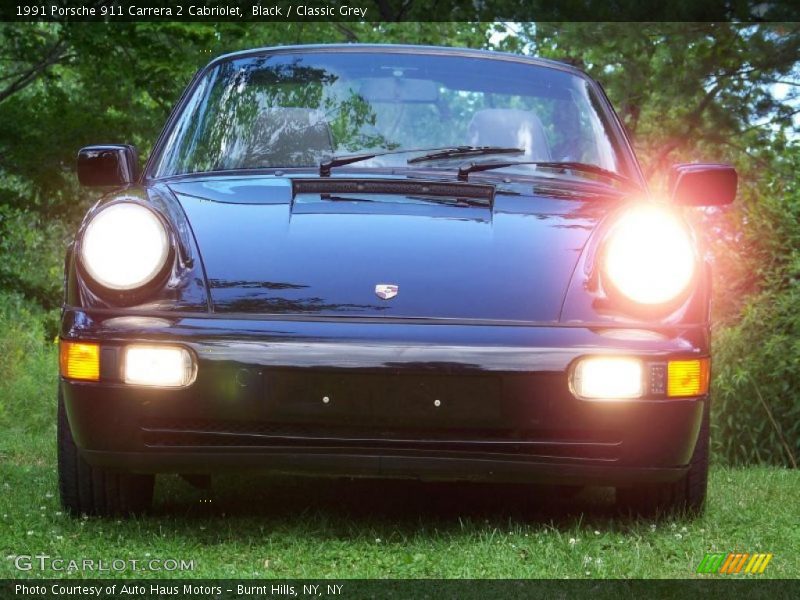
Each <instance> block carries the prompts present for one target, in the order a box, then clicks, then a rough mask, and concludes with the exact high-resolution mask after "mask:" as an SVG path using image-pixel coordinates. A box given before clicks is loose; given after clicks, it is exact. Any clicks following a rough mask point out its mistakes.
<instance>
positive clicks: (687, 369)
mask: <svg viewBox="0 0 800 600" xmlns="http://www.w3.org/2000/svg"><path fill="white" fill-rule="evenodd" d="M708 376H709V364H708V359H707V358H699V359H695V360H671V361H669V364H668V365H667V396H669V397H670V398H682V397H685V396H702V395H703V394H705V393H706V392H708Z"/></svg>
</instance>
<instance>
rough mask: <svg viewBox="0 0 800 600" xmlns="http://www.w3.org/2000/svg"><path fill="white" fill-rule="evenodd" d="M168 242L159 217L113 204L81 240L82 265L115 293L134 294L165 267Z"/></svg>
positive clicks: (130, 205) (137, 206)
mask: <svg viewBox="0 0 800 600" xmlns="http://www.w3.org/2000/svg"><path fill="white" fill-rule="evenodd" d="M168 255H169V238H168V235H167V231H166V229H165V227H164V224H163V223H162V222H161V220H160V219H159V218H158V217H157V216H156V214H155V213H154V212H153V211H152V210H150V209H148V208H146V207H144V206H142V205H140V204H134V203H132V202H120V203H118V204H111V205H109V206H108V207H107V208H104V209H102V210H101V211H100V212H99V213H97V214H96V215H95V216H94V217H93V218H92V220H91V221H90V222H89V225H88V226H87V227H86V231H85V232H84V234H83V239H82V240H81V262H82V264H83V266H84V268H85V269H86V271H87V272H88V274H89V276H90V277H91V278H92V279H94V280H95V281H96V282H97V283H99V284H100V285H102V286H103V287H106V288H109V289H112V290H132V289H136V288H139V287H141V286H143V285H145V284H146V283H148V282H149V281H151V280H152V279H153V278H154V277H155V276H156V275H158V273H159V271H161V269H162V268H163V267H164V263H165V262H166V260H167V256H168Z"/></svg>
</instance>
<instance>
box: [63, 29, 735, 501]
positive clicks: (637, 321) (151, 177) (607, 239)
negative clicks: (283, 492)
mask: <svg viewBox="0 0 800 600" xmlns="http://www.w3.org/2000/svg"><path fill="white" fill-rule="evenodd" d="M77 169H78V177H79V179H80V182H81V183H82V184H83V185H86V186H107V187H108V188H109V190H110V191H109V192H108V193H107V194H106V195H105V196H104V197H103V198H102V199H101V200H100V201H99V202H98V203H97V204H96V205H95V206H94V207H92V209H91V210H90V211H89V212H88V214H87V215H86V217H85V219H84V221H83V223H82V225H81V227H80V229H79V231H78V232H77V234H76V236H75V239H74V242H73V243H72V244H71V245H70V247H69V249H68V253H67V257H66V273H65V279H66V292H65V298H64V308H63V315H62V321H61V329H60V373H61V379H60V386H59V392H58V457H59V484H60V492H61V499H62V502H63V504H64V506H65V507H66V508H67V509H68V510H69V511H70V512H71V513H72V514H84V513H87V514H101V515H107V514H131V513H136V512H139V511H142V510H146V509H147V508H148V507H149V505H150V504H151V503H152V497H153V486H154V478H155V475H156V474H158V473H180V474H186V475H213V474H214V473H219V472H227V471H230V470H233V469H257V470H263V471H281V472H295V473H307V474H312V475H318V476H353V477H401V478H402V477H408V478H417V479H424V480H476V481H488V482H491V481H497V482H538V483H552V484H559V485H560V486H583V485H603V486H613V487H615V488H616V495H617V501H618V503H619V504H620V505H621V506H624V507H628V508H630V509H632V510H635V511H642V512H646V511H653V510H657V509H658V510H668V509H675V508H686V509H689V510H692V511H699V510H700V509H701V508H702V506H703V502H704V499H705V495H706V483H707V475H708V436H709V395H708V385H709V371H710V368H711V364H710V343H709V295H710V291H709V285H710V273H709V265H708V264H707V263H706V261H705V260H704V258H703V252H702V249H701V248H699V247H698V242H697V236H696V234H695V232H693V231H692V229H691V228H690V226H689V225H688V223H687V221H686V220H685V218H684V215H685V213H686V212H687V211H689V210H692V207H697V206H712V205H723V204H727V203H730V202H731V201H732V200H733V199H734V196H735V194H736V185H737V180H736V173H735V171H734V170H733V169H732V168H731V167H728V166H725V165H718V164H681V165H675V166H674V167H673V168H672V171H671V175H670V183H669V198H668V200H663V201H656V199H654V198H653V196H652V195H651V193H650V192H649V191H648V189H647V186H646V183H645V181H644V179H643V176H642V172H641V170H640V168H639V165H638V163H637V160H636V157H635V156H634V154H633V151H632V148H631V145H630V142H629V140H628V139H627V138H626V135H625V132H624V130H623V128H622V126H621V124H620V122H619V120H618V118H617V116H616V115H615V113H614V111H613V108H612V107H611V105H610V104H609V102H608V99H607V98H606V96H605V94H604V92H603V90H602V88H601V87H600V85H599V84H598V83H596V82H595V81H593V80H592V79H590V78H589V77H588V76H587V75H585V74H584V73H582V72H581V71H579V70H577V69H574V68H572V67H569V66H566V65H563V64H560V63H556V62H551V61H546V60H539V59H534V58H528V57H522V56H516V55H510V54H501V53H493V52H485V51H473V50H462V49H454V48H436V47H419V46H380V45H375V46H369V45H340V46H335V45H334V46H298V47H280V48H266V49H258V50H252V51H245V52H239V53H235V54H230V55H226V56H222V57H220V58H217V59H215V60H213V61H212V62H211V63H210V64H209V65H207V66H206V67H204V68H203V69H201V70H200V71H199V72H198V73H197V75H196V76H195V78H194V79H193V80H192V82H191V83H190V85H189V86H188V89H187V90H186V92H185V93H184V95H183V96H182V97H181V99H180V101H179V102H178V104H177V106H176V108H175V110H174V111H173V114H172V115H171V116H170V118H169V120H168V121H167V123H166V125H165V127H164V130H163V133H162V135H161V136H160V138H159V139H158V141H157V142H156V144H155V146H154V149H153V152H152V154H151V156H150V157H149V159H148V161H147V162H146V165H145V166H144V168H143V169H142V170H141V172H139V171H138V170H137V155H136V150H135V149H134V148H133V147H131V146H128V145H102V146H89V147H86V148H84V149H82V150H81V151H80V153H79V156H78V165H77ZM559 489H564V488H559Z"/></svg>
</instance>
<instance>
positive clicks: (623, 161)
mask: <svg viewBox="0 0 800 600" xmlns="http://www.w3.org/2000/svg"><path fill="white" fill-rule="evenodd" d="M320 52H326V53H332V52H350V53H365V54H366V53H370V54H375V53H389V54H391V53H406V54H419V55H425V54H429V55H437V56H455V57H463V58H481V59H489V60H503V61H509V62H516V63H522V64H527V65H531V66H536V67H540V68H549V69H556V70H560V71H563V72H567V73H569V74H571V75H574V76H576V77H579V78H581V79H583V80H584V81H585V82H587V84H588V86H589V88H590V92H591V93H592V94H593V96H594V99H595V100H596V101H597V105H598V106H597V109H598V111H599V115H598V116H599V117H600V118H601V119H602V121H603V125H604V127H606V129H607V130H608V133H609V137H610V141H611V144H612V146H613V149H614V152H615V153H616V155H617V157H618V158H619V160H620V165H619V166H620V169H619V171H618V172H619V174H620V175H624V176H627V177H629V178H630V179H631V180H633V181H634V182H636V183H638V184H639V185H640V187H641V188H642V189H643V190H647V182H646V181H645V179H644V175H643V173H642V170H641V167H640V165H639V162H638V160H637V158H636V155H635V153H634V150H633V146H632V144H631V141H630V139H629V138H628V135H627V132H626V130H625V128H624V127H623V125H622V122H621V121H620V119H619V116H618V115H617V113H616V111H615V110H614V108H613V106H612V105H611V102H610V101H609V99H608V96H607V95H606V93H605V90H603V88H602V86H601V85H600V84H599V83H598V82H597V81H595V80H594V79H592V78H591V77H589V75H587V74H586V73H584V72H583V71H581V70H580V69H577V68H574V67H571V66H569V65H567V64H564V63H559V62H556V61H551V60H547V59H542V58H535V57H529V56H523V55H517V54H509V53H505V52H495V51H491V50H473V49H468V48H449V47H439V46H413V45H381V44H314V45H298V46H279V47H271V48H257V49H252V50H244V51H241V52H234V53H231V54H225V55H222V56H220V57H217V58H215V59H214V60H212V61H211V62H209V63H208V64H207V65H206V66H205V67H203V68H201V69H199V70H198V71H197V73H195V75H194V77H193V78H192V80H191V81H190V82H189V85H187V87H186V89H185V90H184V91H183V93H182V94H181V96H180V98H179V99H178V101H177V103H176V104H175V107H174V108H173V110H172V112H171V113H170V115H169V117H168V119H167V121H166V123H165V125H164V128H163V129H162V131H161V134H160V135H159V136H158V139H157V140H156V143H155V145H154V146H153V150H152V152H151V153H150V156H149V157H148V160H147V162H146V163H145V166H144V168H143V169H142V171H141V174H140V176H139V180H138V183H140V184H143V185H144V184H147V183H150V182H154V181H161V180H169V179H172V178H175V177H184V176H187V175H202V174H203V173H208V174H209V175H211V174H213V172H212V171H198V172H195V173H183V174H172V175H155V174H154V170H155V168H156V166H157V165H158V164H159V163H160V162H161V158H162V155H163V153H164V151H165V146H166V145H167V140H168V139H169V138H170V136H171V135H172V132H173V130H174V128H175V127H176V125H177V124H178V122H179V120H180V118H181V116H182V115H183V113H184V111H185V109H186V106H187V104H189V101H190V100H191V99H192V97H193V96H194V94H195V92H196V90H197V87H198V85H199V84H200V82H201V81H202V80H203V78H204V77H206V76H207V75H208V74H209V73H210V72H211V71H212V70H213V69H215V68H216V67H217V66H219V65H220V64H224V63H226V62H230V61H234V60H241V59H246V58H251V57H261V56H272V55H278V54H303V53H305V54H309V53H320ZM276 169H278V170H284V171H286V170H294V169H286V168H283V169H280V168H277V167H274V168H273V167H268V168H264V169H258V170H257V171H264V172H270V171H274V170H276ZM318 169H319V167H310V166H309V167H308V168H305V167H302V168H301V171H318ZM364 170H365V171H369V167H365V168H364Z"/></svg>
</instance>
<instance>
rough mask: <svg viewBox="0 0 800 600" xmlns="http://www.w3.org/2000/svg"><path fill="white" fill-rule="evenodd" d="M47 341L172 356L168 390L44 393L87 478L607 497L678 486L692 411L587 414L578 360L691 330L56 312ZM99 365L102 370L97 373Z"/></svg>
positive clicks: (666, 347)
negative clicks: (576, 490)
mask: <svg viewBox="0 0 800 600" xmlns="http://www.w3.org/2000/svg"><path fill="white" fill-rule="evenodd" d="M61 333H62V338H64V339H70V340H81V341H97V342H100V343H101V344H102V346H103V347H106V348H119V347H122V346H124V345H125V344H127V343H132V342H137V343H142V342H146V343H159V342H162V343H170V344H175V343H177V344H182V345H184V346H186V347H188V348H190V349H191V350H192V352H193V353H194V354H195V356H196V359H197V366H198V370H197V379H196V380H195V382H194V383H193V384H192V385H191V386H189V387H187V388H185V389H178V390H164V389H151V388H141V387H133V386H128V385H125V384H123V383H117V382H112V381H106V382H100V383H80V382H73V381H66V380H62V381H61V384H60V385H61V390H62V393H63V397H64V402H65V406H66V409H67V414H68V417H69V422H70V426H71V429H72V432H73V437H74V438H75V440H76V443H77V444H78V446H79V448H80V449H81V452H82V455H83V456H84V458H85V459H86V460H87V461H89V462H90V463H92V464H95V465H102V466H105V467H108V468H112V469H124V470H129V471H135V472H181V473H214V472H219V471H228V470H232V469H259V470H275V471H288V472H305V473H313V474H322V475H349V476H379V477H415V478H422V479H436V480H448V479H450V480H497V481H539V482H553V483H556V482H557V483H576V484H580V483H583V484H598V485H616V484H625V483H630V482H634V481H670V480H675V479H677V478H679V477H680V476H681V475H682V474H683V473H684V472H685V471H686V468H687V464H688V462H689V459H690V457H691V454H692V451H693V449H694V445H695V442H696V440H697V434H698V431H699V428H700V423H701V419H702V413H703V405H704V402H705V401H707V399H706V398H705V397H699V398H688V399H681V400H675V399H670V400H664V399H662V400H635V401H634V400H632V401H625V402H596V401H595V402H587V401H583V400H578V399H576V398H575V397H574V396H573V395H572V394H571V393H570V391H569V387H568V383H567V370H568V367H569V365H570V364H571V363H572V361H573V360H574V359H576V358H578V357H580V356H584V355H589V354H603V353H611V354H624V355H635V356H643V357H650V358H659V359H669V358H673V357H687V356H691V357H699V356H706V355H707V354H708V333H707V331H706V330H705V329H704V328H701V327H698V328H689V329H685V330H673V331H668V332H667V331H665V332H663V333H658V332H655V331H642V330H629V329H619V328H615V329H598V328H586V327H573V326H520V325H502V324H492V325H487V324H465V323H452V322H435V323H407V322H393V321H388V320H386V321H381V320H373V321H369V322H366V321H355V320H354V321H343V320H341V319H314V318H309V319H302V320H266V319H230V318H219V317H215V316H206V315H198V316H186V315H184V316H175V317H168V318H164V317H158V318H153V317H148V318H144V317H133V316H112V315H107V314H105V315H98V314H94V315H91V314H88V313H86V312H82V311H76V310H67V311H65V313H64V318H63V321H62V332H61ZM101 369H102V364H101Z"/></svg>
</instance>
